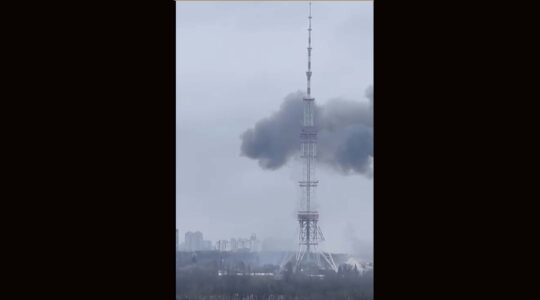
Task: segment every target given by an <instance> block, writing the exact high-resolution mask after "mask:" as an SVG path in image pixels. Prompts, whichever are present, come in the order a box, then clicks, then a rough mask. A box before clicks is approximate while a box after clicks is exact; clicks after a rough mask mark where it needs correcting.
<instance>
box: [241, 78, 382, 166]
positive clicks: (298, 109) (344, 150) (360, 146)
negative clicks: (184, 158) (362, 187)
mask: <svg viewBox="0 0 540 300" xmlns="http://www.w3.org/2000/svg"><path fill="white" fill-rule="evenodd" d="M303 97H304V94H303V93H302V92H296V93H291V94H289V95H288V96H287V97H285V99H284V101H283V103H282V104H281V106H280V108H279V110H278V111H277V112H275V113H274V114H272V115H271V116H269V117H267V118H265V119H262V120H260V121H258V122H257V123H256V124H255V126H254V127H253V128H251V129H248V130H246V131H245V132H244V133H243V134H242V135H241V139H242V145H241V154H242V155H244V156H246V157H249V158H251V159H255V160H257V161H258V163H259V166H261V168H263V169H269V170H275V169H279V168H280V167H282V166H283V165H285V164H286V163H287V162H288V161H289V159H291V158H292V157H293V156H294V155H295V154H296V153H297V152H298V150H299V142H298V136H299V134H300V130H301V128H302V119H303V103H302V98H303ZM366 97H367V98H368V100H369V101H368V102H367V103H366V102H359V101H351V100H345V99H333V100H330V101H328V102H327V103H326V104H324V105H316V109H315V124H316V126H317V128H318V131H319V135H318V149H317V159H318V161H319V162H320V163H323V164H326V165H328V166H331V167H333V168H334V169H335V170H338V171H339V172H341V173H342V174H362V175H366V176H371V174H372V169H373V88H372V87H371V86H370V87H369V88H368V89H367V90H366Z"/></svg>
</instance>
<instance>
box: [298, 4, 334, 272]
mask: <svg viewBox="0 0 540 300" xmlns="http://www.w3.org/2000/svg"><path fill="white" fill-rule="evenodd" d="M311 19H312V17H311V2H310V3H309V17H308V20H309V27H308V47H307V50H308V68H307V71H306V77H307V93H306V96H305V97H304V98H303V103H304V120H303V123H302V129H301V132H300V157H301V159H302V161H303V163H302V165H303V172H302V180H300V181H299V182H298V183H299V186H300V189H301V190H302V199H301V201H300V209H299V210H298V213H297V216H298V224H299V237H298V251H297V253H296V263H295V269H296V270H298V271H302V270H305V269H308V268H310V267H315V268H319V269H332V270H334V271H337V267H336V264H335V263H334V260H333V258H332V256H331V255H330V254H328V253H325V252H323V251H321V250H320V249H318V245H319V242H321V241H324V236H323V234H322V231H321V228H320V227H319V225H318V221H319V212H318V211H316V210H313V209H312V206H311V205H312V200H313V196H314V192H315V189H316V187H317V184H318V183H319V181H318V180H316V178H315V163H316V155H317V128H316V126H315V120H314V111H315V98H313V97H311V75H312V72H311V49H312V48H311ZM321 258H322V259H321Z"/></svg>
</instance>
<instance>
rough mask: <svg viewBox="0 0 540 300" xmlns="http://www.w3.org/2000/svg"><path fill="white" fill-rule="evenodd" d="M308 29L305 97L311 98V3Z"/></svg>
mask: <svg viewBox="0 0 540 300" xmlns="http://www.w3.org/2000/svg"><path fill="white" fill-rule="evenodd" d="M308 19H309V28H308V48H307V50H308V70H307V72H306V76H307V96H308V98H310V97H311V74H312V73H311V1H310V2H309V17H308Z"/></svg>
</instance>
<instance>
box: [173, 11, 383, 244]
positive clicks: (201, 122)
mask: <svg viewBox="0 0 540 300" xmlns="http://www.w3.org/2000/svg"><path fill="white" fill-rule="evenodd" d="M176 8H177V9H176V13H177V25H176V29H177V83H176V87H177V212H176V213H177V220H176V224H177V227H178V228H179V230H180V234H181V235H182V236H183V234H184V233H185V232H186V231H189V230H200V231H202V232H203V234H204V236H205V238H206V239H210V240H212V241H216V240H217V239H229V238H231V237H247V236H248V235H249V234H251V233H252V232H253V233H256V234H257V235H258V236H259V237H260V238H262V239H264V238H270V237H273V238H282V239H285V240H289V241H294V240H295V239H296V227H297V222H296V218H295V209H296V205H297V202H298V199H299V191H298V187H297V185H296V181H297V180H298V179H299V174H298V170H297V166H295V165H294V163H291V164H288V165H286V166H285V167H283V168H281V169H278V170H275V171H269V170H263V169H261V168H260V167H259V165H258V164H257V161H255V160H251V159H249V158H247V157H242V156H240V145H241V139H240V135H241V134H242V133H243V132H244V131H245V130H247V129H249V128H252V127H253V126H254V124H255V123H256V122H257V121H258V120H260V119H262V118H265V117H268V116H269V115H271V114H272V113H273V112H275V111H277V110H278V109H279V106H280V104H281V103H282V102H283V99H284V98H285V97H286V96H287V95H288V94H290V93H292V92H296V91H298V90H302V91H304V90H305V88H306V87H305V86H306V76H305V70H306V67H307V54H306V52H307V51H306V46H307V30H306V28H307V8H308V5H307V2H247V1H246V2H244V1H239V2H206V1H203V2H195V1H194V2H184V1H181V2H177V3H176ZM312 14H313V20H312V22H313V25H312V27H313V32H312V46H313V53H312V69H313V77H312V95H313V96H314V97H315V98H316V101H317V102H318V103H321V104H322V103H325V102H326V101H328V100H330V99H332V98H337V97H339V98H344V99H349V100H354V101H367V98H366V97H365V90H366V88H367V87H368V86H370V85H372V84H373V3H372V2H351V1H343V2H339V1H328V2H319V1H317V2H313V6H312ZM317 175H318V179H319V180H320V185H319V188H318V190H317V197H316V200H315V201H316V202H317V203H318V209H319V212H320V213H321V220H320V226H321V228H322V230H323V233H324V234H325V237H326V240H327V242H326V243H325V244H324V246H323V248H325V249H327V250H330V251H340V252H349V251H353V250H354V249H353V248H354V247H364V248H370V247H371V243H372V239H373V181H372V179H369V178H367V177H365V176H362V175H349V176H343V175H340V174H339V173H338V172H336V171H333V170H331V169H328V168H325V167H324V166H320V167H319V168H318V172H317ZM350 240H354V243H351V242H350ZM359 245H360V246H359ZM362 245H364V246H362ZM362 251H366V250H365V249H364V250H362Z"/></svg>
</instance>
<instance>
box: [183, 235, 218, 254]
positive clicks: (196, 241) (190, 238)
mask: <svg viewBox="0 0 540 300" xmlns="http://www.w3.org/2000/svg"><path fill="white" fill-rule="evenodd" d="M179 248H180V250H184V251H203V250H212V242H211V241H206V240H204V239H203V234H202V232H200V231H196V232H191V231H188V232H186V234H185V235H184V243H183V244H182V245H181V246H180V247H179Z"/></svg>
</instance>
